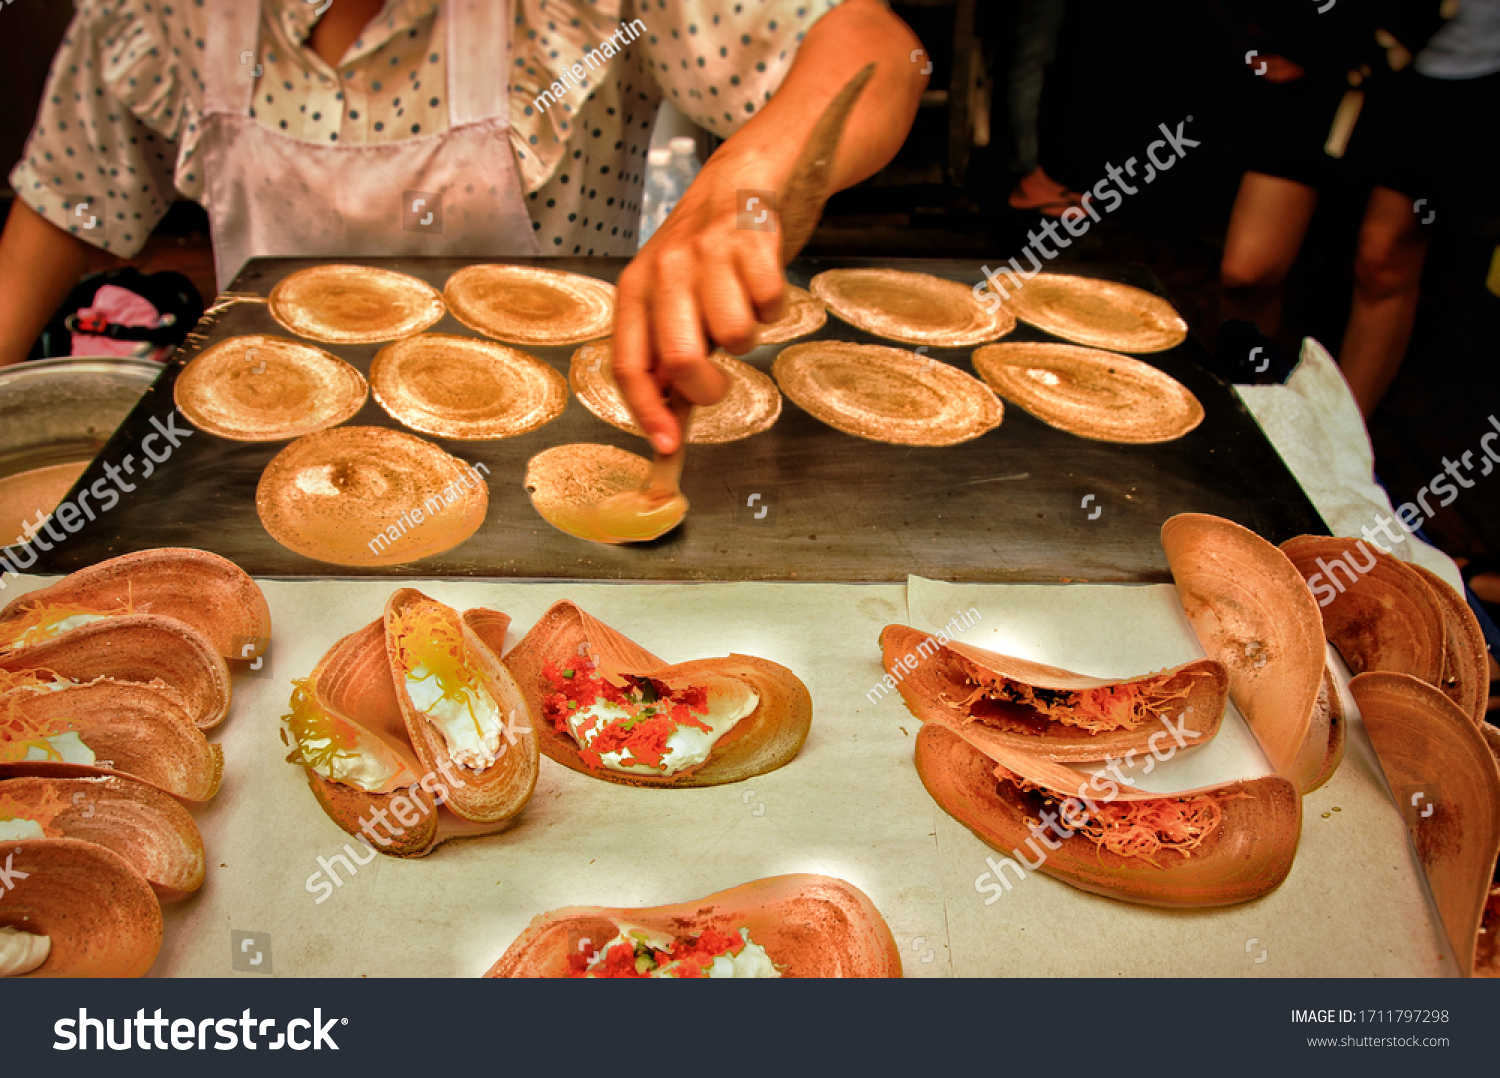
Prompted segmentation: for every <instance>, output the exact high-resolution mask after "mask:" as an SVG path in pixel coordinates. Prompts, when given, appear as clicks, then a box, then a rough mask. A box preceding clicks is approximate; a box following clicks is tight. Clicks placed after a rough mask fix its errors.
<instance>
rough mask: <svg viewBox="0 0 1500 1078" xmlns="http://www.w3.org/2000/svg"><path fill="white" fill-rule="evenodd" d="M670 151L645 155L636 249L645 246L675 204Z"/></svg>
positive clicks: (675, 195)
mask: <svg viewBox="0 0 1500 1078" xmlns="http://www.w3.org/2000/svg"><path fill="white" fill-rule="evenodd" d="M671 163H672V151H671V150H650V151H648V152H647V154H646V183H645V185H644V188H643V193H642V195H641V228H640V242H639V243H637V244H636V249H637V250H639V249H640V248H641V247H644V246H645V245H646V241H647V240H649V239H650V238H651V234H652V233H654V232H655V231H656V230H657V229H658V228H660V227H661V223H662V221H663V220H665V219H666V216H667V214H668V213H669V212H670V211H671V209H672V207H673V206H675V205H676V204H677V198H678V196H677V194H676V193H675V192H674V191H673V190H672V188H673V187H674V179H673V176H672V174H671Z"/></svg>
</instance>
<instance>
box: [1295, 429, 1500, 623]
mask: <svg viewBox="0 0 1500 1078" xmlns="http://www.w3.org/2000/svg"><path fill="white" fill-rule="evenodd" d="M1489 423H1490V426H1491V427H1493V428H1494V430H1491V431H1487V432H1485V434H1484V436H1483V437H1482V438H1480V439H1479V448H1480V454H1479V461H1478V463H1479V464H1481V465H1483V467H1482V468H1481V470H1480V472H1479V475H1480V476H1481V477H1483V476H1487V475H1489V474H1490V473H1491V472H1492V471H1494V470H1495V465H1496V464H1500V448H1497V447H1496V445H1495V443H1496V442H1497V441H1500V419H1497V418H1496V417H1495V416H1493V415H1491V416H1489ZM1474 455H1475V454H1474V450H1472V449H1466V450H1464V453H1463V456H1461V457H1459V458H1458V460H1456V461H1454V460H1449V459H1448V458H1447V457H1444V458H1443V470H1442V471H1441V472H1439V473H1438V474H1437V475H1436V476H1434V477H1433V478H1432V479H1431V480H1429V481H1428V482H1427V483H1426V484H1424V485H1423V487H1422V488H1421V489H1420V490H1419V491H1417V500H1416V503H1412V502H1403V503H1401V505H1400V506H1398V507H1397V509H1396V516H1395V519H1392V518H1391V517H1388V516H1386V515H1385V514H1384V513H1377V514H1376V515H1375V523H1374V524H1373V525H1371V524H1366V525H1364V526H1363V527H1361V528H1360V529H1359V531H1360V534H1361V535H1363V536H1364V542H1360V543H1356V544H1355V545H1356V547H1357V549H1358V551H1359V556H1358V557H1357V558H1356V557H1355V553H1354V551H1350V552H1349V553H1347V554H1345V555H1344V556H1343V557H1341V558H1334V559H1333V560H1332V561H1331V562H1330V561H1325V560H1324V559H1323V558H1319V559H1318V560H1317V565H1318V570H1319V571H1318V572H1316V573H1314V574H1313V575H1312V576H1310V577H1308V578H1307V586H1308V587H1309V588H1311V589H1312V593H1313V598H1315V599H1317V600H1318V605H1319V606H1327V605H1328V604H1329V603H1331V602H1333V601H1334V600H1335V599H1337V598H1338V597H1339V596H1340V595H1342V594H1343V593H1344V591H1345V590H1346V589H1347V588H1349V587H1352V586H1353V585H1354V584H1355V583H1356V582H1358V580H1359V578H1360V577H1361V576H1363V575H1364V574H1365V573H1368V572H1369V571H1370V570H1371V569H1373V568H1375V555H1374V554H1373V553H1371V551H1370V549H1369V548H1368V547H1366V546H1365V543H1366V542H1368V543H1374V544H1375V546H1376V547H1378V548H1379V549H1380V551H1381V552H1382V553H1384V554H1393V553H1395V549H1394V545H1395V544H1397V543H1404V542H1406V536H1407V535H1410V534H1413V533H1414V532H1416V530H1417V529H1418V528H1420V527H1421V526H1422V525H1423V524H1425V523H1427V521H1429V520H1431V519H1432V517H1433V515H1434V510H1433V508H1432V506H1431V505H1429V504H1428V501H1427V495H1428V494H1429V493H1431V494H1436V495H1438V496H1439V497H1440V498H1441V499H1442V501H1440V502H1438V508H1439V509H1445V508H1447V507H1448V506H1450V505H1452V504H1453V503H1454V502H1455V501H1457V500H1458V494H1459V489H1460V488H1463V489H1464V490H1468V489H1471V488H1472V487H1473V486H1474V481H1473V480H1472V479H1469V478H1466V474H1460V473H1469V472H1472V471H1473V470H1474V466H1475V462H1474V459H1473V458H1474ZM1450 478H1451V480H1452V482H1450V481H1449V480H1450ZM1454 483H1457V484H1458V486H1454V485H1453V484H1454ZM1419 507H1420V508H1419ZM1392 524H1400V525H1401V530H1402V531H1403V532H1405V533H1406V534H1405V535H1403V534H1401V533H1399V532H1394V531H1392V530H1391V525H1392ZM1377 532H1378V533H1380V534H1381V535H1384V536H1385V537H1386V538H1387V539H1389V540H1390V541H1391V544H1392V545H1391V546H1386V545H1385V544H1384V543H1382V542H1381V541H1380V540H1379V539H1376V538H1375V533H1377ZM1342 577H1347V578H1348V583H1347V584H1346V583H1345V582H1344V580H1343V579H1342Z"/></svg>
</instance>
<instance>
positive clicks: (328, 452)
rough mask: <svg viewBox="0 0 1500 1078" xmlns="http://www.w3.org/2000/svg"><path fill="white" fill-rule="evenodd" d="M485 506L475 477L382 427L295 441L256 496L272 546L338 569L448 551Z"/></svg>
mask: <svg viewBox="0 0 1500 1078" xmlns="http://www.w3.org/2000/svg"><path fill="white" fill-rule="evenodd" d="M486 470H487V469H486ZM488 507H489V488H488V486H487V485H486V483H485V481H484V477H483V476H482V475H481V474H480V472H479V470H478V468H476V467H471V466H468V465H465V464H464V463H463V461H461V460H459V459H458V458H456V457H452V456H449V455H448V454H447V453H445V452H443V450H441V449H439V448H438V447H437V446H435V445H433V444H432V443H431V442H428V441H425V440H423V439H421V438H418V437H416V436H415V435H411V434H403V433H402V432H400V431H396V430H387V429H386V428H384V427H335V428H334V429H333V430H326V431H320V432H318V433H317V434H309V435H307V436H306V437H303V438H298V439H297V440H296V441H295V442H293V443H292V444H291V445H289V446H287V447H286V448H285V449H283V450H282V451H281V452H280V453H278V454H276V456H275V457H274V458H273V459H272V461H271V463H270V464H268V465H266V470H265V471H264V472H262V473H261V477H260V484H259V486H257V487H256V491H255V509H256V512H257V513H259V514H260V521H261V524H263V525H264V526H265V529H266V531H267V532H269V533H270V535H271V538H273V539H275V540H276V541H277V542H278V543H280V544H281V545H282V546H284V547H286V548H287V549H288V550H292V551H295V552H296V553H298V554H302V555H304V556H305V557H309V558H315V559H317V560H318V561H326V562H332V563H333V564H335V565H361V566H363V565H403V564H405V563H406V562H411V561H416V560H418V559H419V558H425V557H429V556H431V555H433V554H440V553H442V552H443V551H445V550H451V549H453V548H454V547H456V546H458V545H459V544H460V543H462V542H463V541H464V540H466V539H468V538H469V536H471V535H473V534H474V533H475V532H476V531H478V530H479V526H480V525H481V524H483V523H484V516H485V512H486V510H487V509H488Z"/></svg>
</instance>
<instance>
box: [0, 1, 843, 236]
mask: <svg viewBox="0 0 1500 1078" xmlns="http://www.w3.org/2000/svg"><path fill="white" fill-rule="evenodd" d="M239 2H254V0H239ZM837 2H838V0H743V2H730V0H699V2H693V0H635V2H631V0H623V2H622V0H593V2H589V0H512V5H511V6H512V10H513V11H514V13H515V25H514V26H513V27H512V29H511V57H510V64H511V65H512V67H511V71H510V73H509V78H510V91H511V92H510V113H511V115H510V120H511V125H512V126H511V142H512V146H513V148H514V149H515V152H516V164H517V167H518V170H519V173H520V177H521V185H522V189H523V191H524V192H525V198H526V207H527V210H528V211H529V213H530V216H531V222H532V228H533V229H535V230H536V233H537V240H538V243H539V244H540V246H541V248H542V251H543V253H547V254H557V255H629V254H633V253H634V252H635V248H636V235H635V230H636V227H637V224H638V221H639V218H640V200H641V184H642V181H643V179H644V176H645V171H646V150H647V147H648V144H649V142H650V137H651V126H652V123H653V122H654V120H655V116H656V109H657V105H658V104H659V103H660V102H661V100H662V99H663V98H665V99H667V100H669V101H671V102H672V103H673V104H674V105H676V106H677V107H678V108H679V109H681V110H682V111H683V112H684V113H686V114H687V115H688V116H689V117H690V118H691V119H692V120H693V121H694V122H695V123H697V124H699V125H700V126H702V127H704V128H706V129H708V130H709V131H712V132H714V133H715V134H717V135H720V136H721V137H726V138H727V137H728V136H729V135H732V134H733V133H734V132H735V131H737V130H738V129H739V127H740V126H741V125H742V124H744V123H745V122H746V121H747V120H749V119H750V118H751V117H752V116H754V115H755V113H756V112H757V111H758V110H759V109H760V108H761V107H763V106H764V104H765V103H766V102H767V101H769V100H770V98H771V94H772V93H774V92H775V90H776V88H777V87H778V86H779V85H780V84H781V80H782V79H783V78H784V77H785V75H786V72H787V69H788V68H789V67H790V66H791V62H792V59H793V57H794V56H795V54H796V49H797V43H798V42H800V41H801V40H802V38H803V36H804V35H805V33H806V32H807V29H808V28H809V27H810V26H811V25H812V23H813V22H815V21H816V20H817V19H818V17H820V16H821V15H823V14H824V13H825V12H827V11H828V10H830V9H831V8H833V7H834V6H836V4H837ZM77 7H78V11H77V13H76V14H75V16H74V18H73V22H72V25H71V26H70V27H69V28H68V33H67V36H66V37H65V38H64V39H63V43H62V47H61V48H60V49H59V50H58V53H57V56H56V58H55V59H54V61H53V64H52V73H51V76H50V77H49V79H48V83H47V90H46V94H45V96H44V97H43V100H42V107H41V110H40V113H39V115H38V117H37V123H36V126H35V128H34V129H33V130H32V133H31V139H30V141H29V142H28V143H27V147H26V153H25V155H24V156H23V157H22V160H21V162H20V164H18V165H17V166H16V168H15V169H14V171H12V173H11V177H10V183H11V187H12V188H13V189H14V190H15V191H16V193H17V194H18V195H19V196H20V197H21V198H22V199H23V200H24V201H25V202H26V203H27V205H29V206H30V207H31V208H32V209H33V210H35V211H36V212H37V213H39V214H41V215H42V216H43V217H46V218H47V219H48V220H49V221H51V222H52V223H53V224H55V225H58V226H59V227H61V228H65V229H68V230H69V231H71V232H73V233H74V234H76V235H79V236H81V237H83V238H84V239H87V240H90V241H92V242H95V243H97V244H99V245H100V246H103V247H105V248H106V249H108V250H111V251H114V252H116V253H118V254H121V255H124V256H126V257H129V256H131V255H133V254H135V253H136V252H137V251H139V250H140V249H141V246H142V245H143V244H144V243H145V241H146V237H147V236H148V235H149V234H150V232H151V230H152V228H153V227H155V225H156V222H157V221H159V220H160V219H161V217H162V215H163V214H165V213H166V211H167V208H168V206H169V205H170V203H171V200H172V198H173V193H174V191H175V192H176V193H177V194H179V195H181V196H182V197H185V198H190V199H195V200H199V199H201V198H202V196H203V191H204V170H205V169H206V168H211V167H212V162H207V161H204V160H203V159H202V157H201V155H200V154H199V132H200V128H201V123H202V107H203V98H204V91H203V78H202V75H201V72H200V65H201V64H202V63H203V62H204V52H203V48H204V34H205V32H206V30H207V24H208V13H207V10H206V8H205V4H204V0H165V2H164V0H79V2H78V4H77ZM318 7H319V5H317V4H315V3H312V2H310V0H263V3H262V14H261V28H260V43H259V48H258V50H257V55H253V56H252V55H242V56H241V60H242V61H243V62H244V65H245V70H244V72H242V73H240V75H241V77H244V78H249V79H252V80H253V81H254V83H255V93H254V99H253V101H254V103H253V106H252V111H253V115H254V117H255V119H256V120H257V121H258V122H259V123H261V124H263V125H264V126H266V127H269V128H272V129H274V130H276V131H280V132H283V133H285V134H286V135H288V136H290V137H292V138H295V139H299V140H302V141H306V142H311V143H319V144H325V145H326V144H335V143H336V144H341V145H371V144H375V143H382V142H394V141H397V140H399V139H404V138H411V137H414V136H419V135H431V134H434V133H439V132H442V131H445V130H446V129H447V127H448V106H447V102H446V101H445V100H444V97H445V94H446V86H447V81H446V80H447V68H446V64H445V62H444V56H443V53H444V47H443V46H444V41H443V36H444V35H443V29H442V26H441V23H440V22H439V20H438V12H439V8H440V7H441V3H440V0H387V2H386V5H385V7H384V8H383V9H382V11H381V12H380V14H379V15H378V16H377V17H376V18H375V19H374V20H373V21H372V22H371V23H370V24H369V25H368V26H367V27H366V29H365V32H364V34H363V36H362V37H361V38H360V39H359V40H358V41H356V42H355V43H354V44H353V45H352V46H350V48H349V51H348V53H347V54H346V55H345V56H344V57H343V60H342V62H341V63H339V64H338V65H337V66H336V67H331V66H329V65H328V64H327V63H325V62H324V61H323V60H322V59H321V58H320V57H319V56H318V55H317V54H316V53H314V52H313V51H312V49H311V47H310V45H309V43H308V38H309V35H310V34H311V32H312V28H313V25H314V23H315V22H316V21H317V9H318ZM622 24H624V25H625V26H626V27H631V29H629V30H628V31H627V32H626V33H624V34H620V33H619V31H621V29H622ZM435 25H436V28H437V33H434V26H435ZM630 38H633V40H629V41H628V43H627V39H630ZM580 71H581V72H582V78H579V77H578V76H577V75H576V74H575V72H580ZM558 89H561V90H563V91H564V92H563V94H562V95H560V96H559V95H557V94H555V93H554V92H553V91H555V90H558ZM544 92H546V93H548V94H551V95H552V100H549V99H548V98H547V97H543V96H541V95H542V94H543V93H544ZM81 196H87V197H89V198H90V199H92V200H93V203H94V204H93V205H92V206H91V207H90V210H91V212H92V213H98V212H99V207H100V204H101V201H102V206H103V209H104V213H105V216H106V220H107V223H108V226H109V227H108V228H107V229H103V230H99V231H100V232H102V233H103V235H102V237H98V238H96V236H97V233H96V232H95V231H93V230H84V229H82V228H81V227H80V223H81V218H80V217H79V216H76V215H75V214H74V213H73V212H72V211H73V210H74V209H76V206H75V202H76V201H77V200H78V199H79V198H80V197H81ZM504 253H505V252H503V251H497V252H496V254H497V255H503V254H504Z"/></svg>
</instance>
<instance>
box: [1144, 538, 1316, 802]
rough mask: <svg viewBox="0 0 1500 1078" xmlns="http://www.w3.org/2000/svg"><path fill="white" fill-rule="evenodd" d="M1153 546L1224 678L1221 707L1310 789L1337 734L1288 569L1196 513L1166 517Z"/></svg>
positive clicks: (1271, 553) (1261, 545) (1309, 604)
mask: <svg viewBox="0 0 1500 1078" xmlns="http://www.w3.org/2000/svg"><path fill="white" fill-rule="evenodd" d="M1161 543H1162V549H1163V550H1164V551H1165V552H1166V555H1167V565H1168V566H1169V567H1170V568H1171V570H1172V579H1173V581H1174V582H1175V583H1176V585H1177V595H1178V598H1179V599H1181V601H1182V608H1183V613H1184V614H1185V615H1186V617H1187V620H1188V623H1189V624H1190V625H1192V627H1193V633H1194V635H1195V636H1197V638H1198V642H1199V643H1200V644H1202V645H1203V650H1204V651H1205V652H1207V653H1208V656H1209V657H1210V658H1213V659H1217V660H1218V661H1219V662H1221V663H1223V664H1224V666H1225V668H1226V669H1227V670H1228V671H1229V695H1230V698H1231V699H1233V700H1234V703H1235V706H1236V707H1238V708H1239V709H1240V713H1241V714H1242V715H1244V717H1245V721H1246V722H1247V723H1248V724H1249V726H1250V730H1251V732H1252V733H1254V734H1255V739H1256V740H1257V741H1258V742H1260V747H1261V748H1262V749H1263V750H1264V751H1265V754H1266V756H1267V758H1268V759H1269V760H1270V761H1271V766H1272V767H1274V768H1275V769H1276V771H1277V773H1278V774H1282V775H1286V776H1287V777H1288V778H1290V779H1292V780H1293V781H1294V782H1296V783H1297V785H1298V787H1299V788H1300V789H1301V790H1302V792H1303V793H1307V792H1309V791H1310V790H1314V789H1316V788H1317V787H1318V786H1320V785H1321V784H1322V783H1324V782H1326V781H1327V780H1328V778H1329V776H1331V775H1332V773H1333V770H1334V768H1335V767H1336V766H1337V765H1338V761H1339V758H1340V757H1341V756H1342V751H1341V747H1342V744H1343V739H1342V737H1343V735H1342V731H1343V725H1342V723H1339V722H1337V721H1336V720H1335V716H1334V712H1333V710H1332V709H1331V707H1330V706H1329V701H1328V697H1327V692H1326V687H1325V677H1324V674H1325V667H1326V666H1327V651H1326V648H1325V646H1324V643H1323V626H1322V623H1321V622H1320V621H1319V619H1318V606H1317V603H1315V602H1314V601H1313V597H1312V595H1311V594H1310V593H1309V592H1308V590H1307V586H1306V584H1304V583H1303V581H1302V577H1301V575H1300V574H1298V572H1297V569H1296V567H1295V566H1294V565H1293V564H1292V563H1291V562H1290V561H1289V560H1288V559H1287V557H1286V555H1285V554H1283V553H1282V552H1281V551H1279V550H1277V549H1276V547H1274V546H1272V545H1271V544H1270V543H1268V542H1266V541H1265V540H1264V539H1262V538H1261V537H1260V536H1258V535H1256V534H1255V533H1254V532H1252V531H1250V530H1249V529H1248V528H1243V527H1241V526H1240V525H1238V524H1236V523H1234V522H1233V521H1230V520H1225V519H1223V518H1222V517H1215V516H1209V515H1206V514H1203V513H1179V514H1178V515H1177V516H1174V517H1172V518H1171V519H1170V520H1168V521H1167V522H1166V523H1165V524H1163V525H1162V529H1161Z"/></svg>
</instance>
